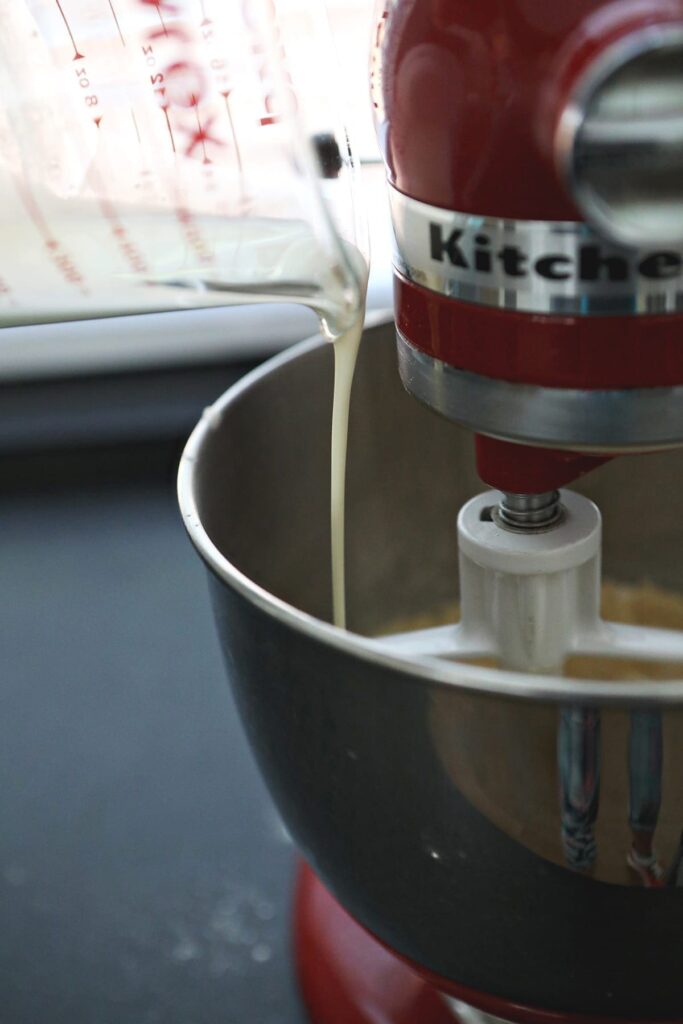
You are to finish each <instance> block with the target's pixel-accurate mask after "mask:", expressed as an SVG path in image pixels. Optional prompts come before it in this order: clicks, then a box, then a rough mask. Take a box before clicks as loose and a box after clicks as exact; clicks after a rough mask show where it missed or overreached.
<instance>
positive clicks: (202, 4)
mask: <svg viewBox="0 0 683 1024" xmlns="http://www.w3.org/2000/svg"><path fill="white" fill-rule="evenodd" d="M199 11H200V13H201V16H202V20H201V22H200V25H201V27H202V28H204V26H205V25H210V24H211V18H208V17H207V16H206V4H205V2H204V0H199Z"/></svg>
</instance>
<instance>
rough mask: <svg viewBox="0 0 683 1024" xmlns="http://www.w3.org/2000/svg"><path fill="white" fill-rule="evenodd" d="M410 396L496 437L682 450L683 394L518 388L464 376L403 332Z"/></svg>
mask: <svg viewBox="0 0 683 1024" xmlns="http://www.w3.org/2000/svg"><path fill="white" fill-rule="evenodd" d="M396 338H397V345H398V365H399V372H400V374H401V380H402V381H403V384H404V386H405V388H406V389H407V390H408V391H409V392H410V393H411V394H412V395H414V396H415V397H416V398H419V399H420V400H421V401H423V402H426V403H427V404H428V405H430V406H431V407H432V408H433V409H436V410H437V412H440V413H441V414H442V415H443V416H446V417H447V418H448V419H450V420H454V421H455V422H456V423H460V424H462V425H463V426H466V427H469V428H471V429H472V430H476V431H478V432H479V433H483V434H489V435H491V436H493V437H503V438H508V439H509V440H514V441H521V442H527V443H530V444H537V445H544V446H546V445H547V446H548V447H556V448H563V447H566V448H572V449H573V450H577V449H585V450H597V451H601V452H608V451H624V450H628V449H630V450H632V451H637V450H639V449H641V450H646V449H647V450H652V449H655V448H670V447H673V446H674V445H676V444H680V438H681V437H683V387H671V388H625V389H624V390H621V391H620V390H613V391H588V390H585V391H584V390H580V389H578V388H548V387H541V386H539V385H536V384H515V383H511V382H510V381H505V380H497V379H496V378H494V377H484V376H482V375H481V374H478V373H470V372H469V371H467V370H458V369H456V368H455V367H453V366H449V365H448V364H447V363H443V362H441V361H440V360H439V359H434V357H433V356H430V355H427V353H425V352H422V351H420V349H417V348H415V346H414V345H411V343H410V342H409V341H408V340H407V339H406V338H405V337H404V336H403V335H402V334H401V333H400V331H397V332H396Z"/></svg>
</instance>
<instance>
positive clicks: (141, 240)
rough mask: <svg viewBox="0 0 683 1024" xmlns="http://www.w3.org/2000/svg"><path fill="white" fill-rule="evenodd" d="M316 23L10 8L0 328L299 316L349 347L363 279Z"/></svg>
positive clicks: (295, 6) (5, 8)
mask: <svg viewBox="0 0 683 1024" xmlns="http://www.w3.org/2000/svg"><path fill="white" fill-rule="evenodd" d="M318 7H319V4H318V2H317V0H315V2H314V3H313V4H312V5H311V4H310V2H309V3H306V2H300V0H229V2H225V0H0V84H1V89H0V228H1V232H0V324H4V325H8V324H17V323H35V322H40V321H53V320H63V319H74V318H78V317H92V316H108V315H114V314H118V313H133V312H144V311H152V310H167V309H173V308H188V307H192V306H195V305H209V304H218V305H225V304H232V303H238V302H239V303H244V302H254V301H273V302H282V301H295V302H302V303H305V304H306V305H310V306H312V307H313V308H314V309H315V310H316V311H317V312H318V313H319V315H320V316H321V319H322V321H323V326H326V327H327V329H328V331H329V333H330V334H332V335H335V334H337V333H340V332H341V331H343V330H344V329H345V327H346V326H348V323H349V322H351V321H352V320H353V317H354V313H355V311H356V310H357V308H358V305H359V301H360V294H361V292H362V287H363V278H364V274H365V273H366V264H365V260H364V258H363V257H361V255H360V253H359V252H358V249H357V248H356V246H357V245H358V243H359V239H360V238H361V237H362V231H360V230H359V223H360V221H359V218H358V213H357V209H356V207H355V204H354V195H353V193H354V187H353V178H354V167H353V161H352V158H351V154H350V152H349V148H348V143H347V141H346V136H345V134H344V133H343V131H340V130H338V129H337V128H336V127H335V124H334V113H333V108H334V104H333V102H330V94H331V92H333V85H334V82H333V81H332V80H331V76H330V71H329V57H330V53H329V45H328V42H327V40H326V37H325V35H324V32H323V30H322V26H321V25H320V24H319V23H318V22H317V19H316V8H318ZM313 22H316V23H315V24H313ZM312 34H313V37H314V38H315V40H316V44H315V45H314V46H312V47H311V46H310V45H308V46H307V47H306V50H305V53H304V52H303V51H302V41H303V40H307V39H310V38H311V36H312ZM316 61H317V62H318V63H319V67H318V68H316V69H315V70H314V71H312V70H311V63H312V62H313V63H315V62H316ZM304 62H305V65H304ZM304 66H305V68H306V71H307V73H308V75H309V76H310V75H311V74H312V73H313V74H314V75H315V77H316V81H317V82H319V84H320V88H319V89H316V90H314V91H313V92H314V95H311V90H308V93H305V91H304V90H302V89H301V88H300V83H299V81H298V77H297V76H298V75H299V73H300V72H301V70H302V69H303V67H304ZM342 238H343V240H342ZM361 245H362V243H361Z"/></svg>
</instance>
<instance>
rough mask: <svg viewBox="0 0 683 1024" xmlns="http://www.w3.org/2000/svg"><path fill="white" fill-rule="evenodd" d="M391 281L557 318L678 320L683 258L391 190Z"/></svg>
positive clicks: (566, 225) (583, 229)
mask: <svg viewBox="0 0 683 1024" xmlns="http://www.w3.org/2000/svg"><path fill="white" fill-rule="evenodd" d="M389 200H390V203H391V214H392V220H393V224H394V235H395V238H396V256H395V263H396V269H397V271H398V273H399V274H400V275H401V276H402V277H404V278H406V279H407V280H408V281H411V282H412V283H413V284H415V285H418V286H419V287H422V288H426V289H428V290H429V291H432V292H436V293H437V294H440V295H443V296H445V297H446V298H449V299H455V300H457V301H459V302H468V303H474V304H476V305H479V306H491V307H493V308H495V309H511V310H515V311H516V312H528V313H550V314H553V313H556V314H558V315H560V316H634V315H636V316H638V315H647V314H652V315H661V314H663V313H678V314H679V315H680V314H683V251H681V250H678V249H664V248H663V249H661V250H658V251H656V252H655V251H653V250H650V251H648V250H645V249H642V250H637V249H627V248H624V247H622V246H618V245H614V244H612V243H610V241H609V240H608V239H606V238H603V237H601V236H600V235H598V234H597V232H596V231H594V230H593V229H592V228H591V227H589V225H588V224H583V223H581V222H579V221H547V220H512V219H510V218H505V219H504V218H501V217H487V216H485V215H478V214H473V213H462V212H459V211H457V210H446V209H444V208H443V207H439V206H431V205H430V204H429V203H423V202H420V201H419V200H417V199H411V198H410V196H406V195H404V193H403V192H399V191H398V189H396V188H393V187H392V186H390V187H389Z"/></svg>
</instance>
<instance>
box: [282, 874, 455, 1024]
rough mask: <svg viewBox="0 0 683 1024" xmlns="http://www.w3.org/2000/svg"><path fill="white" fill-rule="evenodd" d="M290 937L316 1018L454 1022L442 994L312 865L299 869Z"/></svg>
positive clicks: (340, 1022) (398, 1023) (364, 1022)
mask: <svg viewBox="0 0 683 1024" xmlns="http://www.w3.org/2000/svg"><path fill="white" fill-rule="evenodd" d="M294 914H295V917H294V942H295V956H296V966H297V973H298V976H299V985H300V987H301V993H302V995H303V998H304V1002H305V1004H306V1008H307V1010H308V1012H309V1015H310V1017H311V1020H312V1021H313V1022H314V1024H418V1022H419V1024H456V1022H457V1021H458V1018H457V1017H455V1015H454V1014H453V1012H452V1011H451V1009H450V1008H449V1006H448V1004H447V1002H446V1000H445V999H444V998H443V997H442V996H441V995H440V994H439V993H438V992H437V991H436V989H435V988H432V987H431V986H430V985H428V984H427V982H426V981H423V980H422V978H420V976H419V975H418V974H416V973H415V971H413V970H411V969H410V967H408V966H407V965H406V964H405V963H404V962H403V961H402V960H399V959H398V957H396V956H395V955H394V954H393V953H391V952H390V951H389V950H388V949H386V948H385V947H384V946H382V945H381V944H380V943H379V942H378V941H377V939H374V938H373V937H372V935H370V933H369V932H366V931H365V929H364V928H362V927H361V926H360V925H359V924H357V923H356V921H354V919H353V918H352V917H351V916H350V915H349V914H347V913H346V911H345V910H344V909H343V908H342V907H341V906H340V905H339V903H337V901H336V900H335V899H334V898H333V897H332V896H331V895H330V894H329V892H328V891H327V889H326V888H325V887H324V886H323V884H322V882H320V881H319V880H318V878H317V876H316V875H315V874H314V873H313V871H311V869H310V868H309V867H308V866H307V865H306V864H303V865H302V867H301V869H300V871H299V878H298V882H297V888H296V898H295V910H294Z"/></svg>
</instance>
